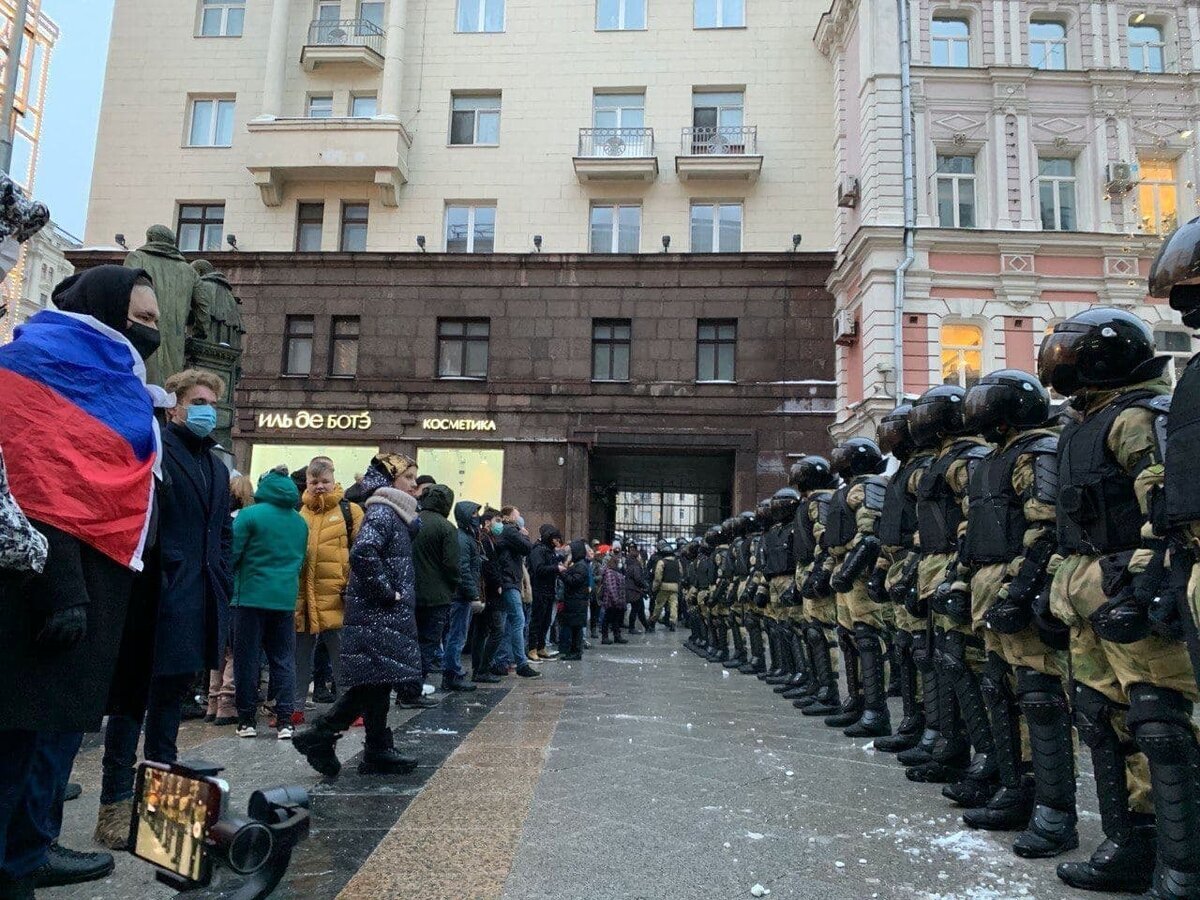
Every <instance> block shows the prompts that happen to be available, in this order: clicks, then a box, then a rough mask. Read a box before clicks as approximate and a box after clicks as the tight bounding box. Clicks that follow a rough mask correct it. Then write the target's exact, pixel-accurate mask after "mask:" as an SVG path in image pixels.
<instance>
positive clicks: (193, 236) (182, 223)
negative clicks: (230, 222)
mask: <svg viewBox="0 0 1200 900" xmlns="http://www.w3.org/2000/svg"><path fill="white" fill-rule="evenodd" d="M175 233H176V234H177V235H179V249H180V250H184V251H196V250H220V249H221V239H222V238H223V237H224V236H225V204H224V203H208V204H194V205H191V204H189V205H187V206H180V207H179V227H178V228H176V229H175Z"/></svg>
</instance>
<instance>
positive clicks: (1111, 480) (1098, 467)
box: [1057, 390, 1157, 556]
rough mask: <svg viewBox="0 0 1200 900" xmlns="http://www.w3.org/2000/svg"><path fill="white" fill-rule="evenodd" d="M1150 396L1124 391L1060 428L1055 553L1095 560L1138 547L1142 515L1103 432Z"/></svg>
mask: <svg viewBox="0 0 1200 900" xmlns="http://www.w3.org/2000/svg"><path fill="white" fill-rule="evenodd" d="M1156 396H1157V395H1156V394H1155V393H1154V392H1152V391H1146V390H1137V391H1130V392H1129V393H1128V394H1124V395H1123V396H1121V397H1118V398H1117V399H1116V400H1114V401H1113V402H1112V403H1110V404H1108V406H1106V407H1104V409H1102V410H1100V411H1099V412H1097V413H1095V414H1094V415H1091V416H1088V418H1086V419H1085V420H1084V421H1082V422H1072V423H1071V424H1070V425H1068V426H1067V427H1066V428H1064V429H1063V433H1062V437H1061V438H1060V439H1059V442H1058V507H1057V512H1058V545H1059V547H1060V548H1061V549H1063V550H1065V551H1067V552H1068V553H1085V554H1088V555H1093V556H1095V555H1103V554H1106V553H1117V552H1120V551H1122V550H1133V549H1135V548H1137V547H1138V546H1140V545H1141V542H1142V523H1143V521H1144V516H1143V515H1142V511H1141V508H1140V507H1139V506H1138V501H1137V495H1136V494H1135V493H1134V492H1133V481H1134V476H1133V475H1131V474H1129V473H1128V472H1126V471H1125V470H1124V469H1123V468H1121V466H1120V465H1119V464H1118V463H1117V461H1116V460H1115V459H1113V457H1112V454H1111V453H1110V452H1109V449H1108V434H1109V432H1110V431H1111V430H1112V427H1113V423H1114V422H1115V421H1116V420H1117V417H1118V416H1119V415H1121V413H1123V412H1124V411H1125V410H1127V409H1129V408H1130V407H1134V406H1146V405H1147V401H1150V400H1152V399H1153V398H1154V397H1156ZM1151 408H1153V407H1151Z"/></svg>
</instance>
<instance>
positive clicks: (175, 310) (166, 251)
mask: <svg viewBox="0 0 1200 900" xmlns="http://www.w3.org/2000/svg"><path fill="white" fill-rule="evenodd" d="M125 265H126V266H128V267H130V268H132V269H145V270H146V271H147V272H148V273H149V274H150V279H151V280H152V281H153V282H154V293H155V295H157V297H158V331H159V334H160V335H161V336H162V343H161V344H160V345H159V348H158V350H157V351H155V353H154V355H152V356H151V357H150V358H149V359H148V360H146V381H148V382H149V383H150V384H158V385H161V384H163V383H165V382H166V380H167V379H168V378H170V377H171V376H172V375H174V374H175V373H176V372H181V371H183V369H184V368H185V367H186V362H185V360H184V341H185V339H186V338H187V330H188V326H189V325H191V326H192V327H194V328H195V329H196V332H197V333H198V334H207V332H208V327H209V323H208V316H209V313H208V307H207V303H206V302H205V298H204V295H203V292H202V291H201V292H198V291H197V290H196V285H197V284H199V282H200V276H198V275H197V274H196V272H195V270H194V269H192V267H191V266H190V265H188V261H187V260H186V259H184V258H183V254H182V253H180V252H179V248H178V246H177V245H176V243H175V232H173V231H171V229H170V228H168V227H167V226H165V225H151V226H150V227H149V228H148V229H147V230H146V243H145V244H143V245H142V246H141V247H139V248H138V249H137V250H134V251H133V252H132V253H130V254H129V255H128V256H127V257H125Z"/></svg>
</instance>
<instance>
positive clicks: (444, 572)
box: [413, 484, 459, 606]
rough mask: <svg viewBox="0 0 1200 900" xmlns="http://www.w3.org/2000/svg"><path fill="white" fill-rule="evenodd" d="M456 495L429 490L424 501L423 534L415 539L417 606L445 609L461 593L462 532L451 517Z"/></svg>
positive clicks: (441, 489) (445, 489)
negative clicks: (459, 561) (452, 521)
mask: <svg viewBox="0 0 1200 900" xmlns="http://www.w3.org/2000/svg"><path fill="white" fill-rule="evenodd" d="M452 506H454V491H452V490H450V488H448V487H446V485H444V484H434V485H431V486H430V487H429V489H428V490H427V491H426V492H425V495H424V496H423V497H422V498H421V530H420V531H418V532H417V536H416V537H415V538H413V564H414V565H415V566H416V569H417V606H445V605H446V604H448V603H449V602H450V601H451V600H453V599H454V594H455V592H456V591H457V590H458V578H459V572H458V552H459V551H458V529H457V528H456V527H455V526H454V525H452V524H451V522H450V519H449V518H448V516H449V515H450V508H451V507H452Z"/></svg>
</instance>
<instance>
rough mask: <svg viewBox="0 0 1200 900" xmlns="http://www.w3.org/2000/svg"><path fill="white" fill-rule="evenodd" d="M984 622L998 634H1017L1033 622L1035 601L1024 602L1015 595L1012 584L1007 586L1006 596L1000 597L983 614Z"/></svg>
mask: <svg viewBox="0 0 1200 900" xmlns="http://www.w3.org/2000/svg"><path fill="white" fill-rule="evenodd" d="M983 621H984V624H986V625H987V627H988V628H990V629H991V630H992V631H994V632H996V633H997V634H1017V633H1018V632H1021V631H1024V630H1025V629H1026V628H1028V627H1029V625H1030V623H1031V622H1033V603H1032V598H1031V599H1030V602H1028V603H1023V602H1022V601H1021V600H1020V599H1019V598H1018V597H1014V595H1013V592H1012V584H1011V583H1010V584H1009V585H1008V586H1007V588H1006V593H1005V594H1004V596H1002V597H999V598H998V599H997V600H996V602H995V603H993V604H992V608H991V609H989V610H988V611H987V612H986V613H984V614H983Z"/></svg>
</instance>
